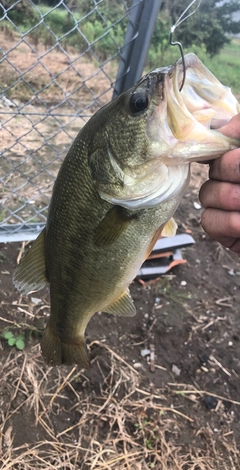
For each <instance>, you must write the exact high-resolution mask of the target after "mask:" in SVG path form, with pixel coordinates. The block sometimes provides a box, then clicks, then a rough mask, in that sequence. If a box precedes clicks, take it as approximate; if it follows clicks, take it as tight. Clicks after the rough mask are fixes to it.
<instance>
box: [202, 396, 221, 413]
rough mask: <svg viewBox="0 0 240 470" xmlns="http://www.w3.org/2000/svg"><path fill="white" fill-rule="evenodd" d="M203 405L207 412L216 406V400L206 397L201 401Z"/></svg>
mask: <svg viewBox="0 0 240 470" xmlns="http://www.w3.org/2000/svg"><path fill="white" fill-rule="evenodd" d="M203 403H204V405H205V406H206V408H207V409H208V410H214V409H215V408H216V406H217V403H218V399H217V398H216V397H212V396H211V395H206V396H205V397H204V399H203Z"/></svg>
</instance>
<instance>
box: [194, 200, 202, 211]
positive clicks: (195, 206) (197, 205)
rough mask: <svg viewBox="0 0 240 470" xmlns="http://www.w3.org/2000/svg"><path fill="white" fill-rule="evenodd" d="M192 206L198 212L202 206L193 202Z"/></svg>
mask: <svg viewBox="0 0 240 470" xmlns="http://www.w3.org/2000/svg"><path fill="white" fill-rule="evenodd" d="M193 206H194V208H195V209H198V210H199V209H202V206H201V204H199V202H196V201H194V203H193Z"/></svg>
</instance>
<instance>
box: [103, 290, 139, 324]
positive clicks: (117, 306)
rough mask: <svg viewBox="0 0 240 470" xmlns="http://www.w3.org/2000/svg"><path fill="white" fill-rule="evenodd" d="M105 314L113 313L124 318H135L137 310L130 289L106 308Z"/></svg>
mask: <svg viewBox="0 0 240 470" xmlns="http://www.w3.org/2000/svg"><path fill="white" fill-rule="evenodd" d="M104 312H107V313H113V314H114V315H119V316H122V317H134V315H136V308H135V305H134V303H133V299H132V297H131V294H130V292H129V289H127V290H126V291H125V292H124V293H123V294H122V295H121V297H119V298H118V299H117V300H116V301H115V302H114V303H113V304H111V305H110V306H108V307H107V308H105V309H104Z"/></svg>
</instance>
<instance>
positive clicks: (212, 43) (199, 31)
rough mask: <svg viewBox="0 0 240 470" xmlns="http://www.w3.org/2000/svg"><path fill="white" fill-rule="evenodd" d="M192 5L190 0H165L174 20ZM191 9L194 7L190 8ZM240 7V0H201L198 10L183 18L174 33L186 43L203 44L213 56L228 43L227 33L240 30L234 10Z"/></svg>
mask: <svg viewBox="0 0 240 470" xmlns="http://www.w3.org/2000/svg"><path fill="white" fill-rule="evenodd" d="M188 5H189V0H177V1H176V0H175V1H172V2H169V1H168V0H165V1H164V4H163V10H164V11H165V15H169V17H170V19H171V23H172V24H175V22H176V20H177V19H178V18H179V16H180V15H181V13H182V12H183V11H184V10H185V8H186V7H187V6H188ZM190 11H191V10H190ZM237 11H240V1H239V0H231V1H229V2H227V3H226V2H219V0H208V1H206V2H202V3H201V6H200V8H199V9H198V10H197V12H196V13H195V14H194V15H192V16H191V17H190V18H188V19H187V21H185V22H183V23H182V24H181V25H180V26H179V27H178V28H177V29H176V32H175V37H176V38H177V40H178V41H180V42H182V44H183V46H184V47H190V46H191V45H192V44H195V45H197V46H201V45H202V44H204V46H205V48H206V51H207V53H208V54H209V55H210V56H214V55H216V54H218V53H219V51H220V50H221V49H222V48H223V47H224V45H226V44H228V43H229V38H228V36H227V34H229V33H234V34H235V33H239V32H240V21H237V22H235V21H233V19H232V15H233V13H235V12H237Z"/></svg>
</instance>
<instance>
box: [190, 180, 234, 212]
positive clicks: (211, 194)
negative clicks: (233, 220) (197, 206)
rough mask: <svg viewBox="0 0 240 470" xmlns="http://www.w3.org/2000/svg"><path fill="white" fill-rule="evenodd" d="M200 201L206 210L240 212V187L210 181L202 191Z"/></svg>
mask: <svg viewBox="0 0 240 470" xmlns="http://www.w3.org/2000/svg"><path fill="white" fill-rule="evenodd" d="M199 200H200V202H201V204H202V206H203V207H205V208H206V209H207V208H208V207H212V208H215V209H223V210H226V211H240V185H239V184H234V183H222V182H221V181H215V180H208V181H206V183H204V184H203V186H202V187H201V189H200V192H199ZM239 216H240V214H239Z"/></svg>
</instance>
